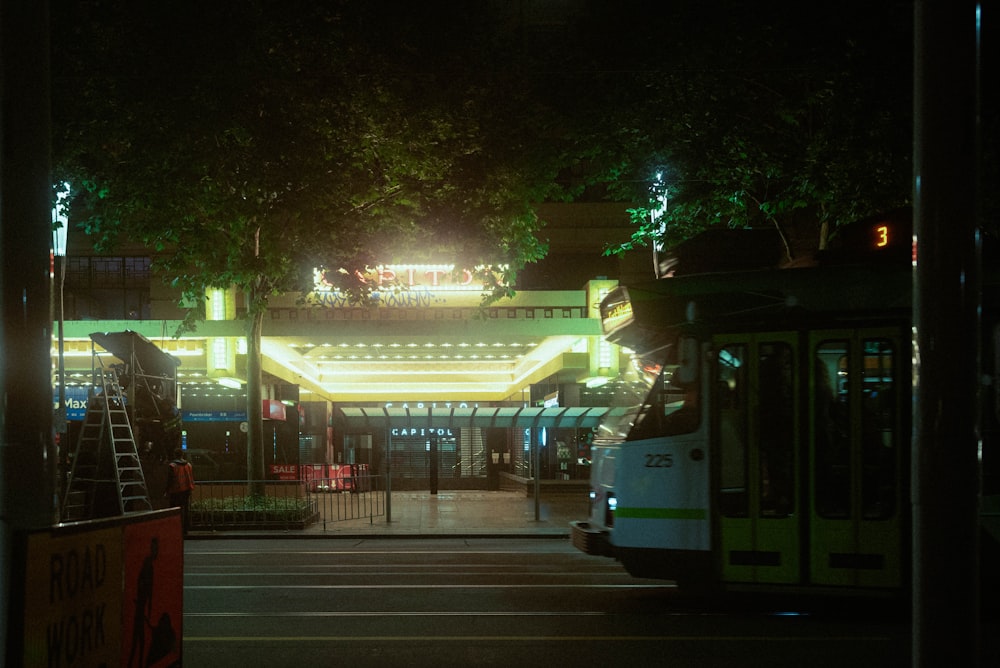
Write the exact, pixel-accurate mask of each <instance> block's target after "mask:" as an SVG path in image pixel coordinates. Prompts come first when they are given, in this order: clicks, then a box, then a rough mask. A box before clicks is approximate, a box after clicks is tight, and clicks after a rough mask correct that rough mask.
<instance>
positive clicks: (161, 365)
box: [90, 329, 181, 379]
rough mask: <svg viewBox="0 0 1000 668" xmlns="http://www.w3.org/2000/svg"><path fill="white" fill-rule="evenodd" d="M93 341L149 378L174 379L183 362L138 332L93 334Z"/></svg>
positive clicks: (91, 336) (127, 330)
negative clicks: (136, 367) (134, 366)
mask: <svg viewBox="0 0 1000 668" xmlns="http://www.w3.org/2000/svg"><path fill="white" fill-rule="evenodd" d="M90 338H91V340H93V341H94V343H96V344H97V345H99V346H101V347H102V348H104V349H105V350H107V351H108V352H109V353H111V354H112V355H114V356H115V357H117V358H118V359H120V360H121V361H123V362H125V363H126V364H128V365H133V364H134V365H136V366H138V367H139V369H141V373H142V374H144V375H147V376H160V377H163V378H170V379H173V378H174V377H176V375H177V367H178V366H180V364H181V361H180V360H179V359H177V358H176V357H174V356H173V355H171V354H169V353H165V352H163V351H162V350H160V349H159V348H158V347H157V346H156V344H155V343H153V342H152V341H150V340H149V339H147V338H146V337H145V336H143V335H142V334H139V333H138V332H133V331H132V330H129V329H126V330H125V331H123V332H93V333H92V334H91V335H90Z"/></svg>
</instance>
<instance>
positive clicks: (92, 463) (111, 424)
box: [61, 368, 153, 522]
mask: <svg viewBox="0 0 1000 668" xmlns="http://www.w3.org/2000/svg"><path fill="white" fill-rule="evenodd" d="M95 373H96V375H97V381H98V382H97V383H95V385H97V386H98V387H99V389H100V392H99V393H96V394H94V395H92V396H91V397H90V398H89V400H88V401H87V414H86V417H85V418H84V421H83V426H82V428H81V429H80V438H79V440H78V441H77V443H76V451H75V452H74V454H73V464H72V468H71V469H70V474H69V480H68V483H67V485H66V494H65V496H64V498H63V504H62V513H61V520H62V521H64V522H66V521H71V520H83V519H94V518H98V517H110V516H113V515H124V514H126V513H131V512H141V511H148V510H152V509H153V504H152V502H151V501H150V500H149V490H148V488H147V487H146V478H145V475H143V472H142V463H141V461H140V460H139V452H138V450H137V449H136V446H135V437H134V435H133V434H132V424H131V423H130V422H129V418H128V412H127V411H126V407H125V398H124V396H123V395H122V388H121V385H120V384H119V383H118V375H117V374H116V373H115V371H114V370H113V369H104V368H100V369H97V370H96V371H95Z"/></svg>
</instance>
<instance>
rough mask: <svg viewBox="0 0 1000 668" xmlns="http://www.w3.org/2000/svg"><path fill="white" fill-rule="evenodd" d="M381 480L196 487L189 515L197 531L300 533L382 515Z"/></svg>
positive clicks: (355, 478) (342, 478)
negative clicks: (335, 523)
mask: <svg viewBox="0 0 1000 668" xmlns="http://www.w3.org/2000/svg"><path fill="white" fill-rule="evenodd" d="M382 483H383V481H382V480H381V477H380V476H371V475H367V474H363V475H351V476H336V477H329V478H326V477H325V478H310V479H309V480H267V481H263V482H259V481H255V482H248V481H246V480H209V481H198V482H197V483H196V486H195V489H194V491H193V492H192V495H191V504H190V508H189V510H188V518H189V523H190V528H191V529H192V530H196V531H199V530H200V531H225V530H241V529H242V530H248V531H252V530H265V529H266V530H275V529H280V530H284V531H292V530H304V529H308V528H310V527H322V528H323V529H326V528H327V525H328V524H330V523H333V522H341V521H346V520H356V519H364V518H367V519H368V520H369V522H374V518H375V517H380V516H384V515H385V514H386V498H385V491H384V486H383V484H382Z"/></svg>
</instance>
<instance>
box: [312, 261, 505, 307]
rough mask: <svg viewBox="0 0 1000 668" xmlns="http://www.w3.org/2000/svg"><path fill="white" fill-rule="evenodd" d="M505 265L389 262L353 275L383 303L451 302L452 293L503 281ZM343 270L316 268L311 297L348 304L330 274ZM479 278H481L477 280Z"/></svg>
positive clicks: (425, 304)
mask: <svg viewBox="0 0 1000 668" xmlns="http://www.w3.org/2000/svg"><path fill="white" fill-rule="evenodd" d="M504 269H505V266H502V265H491V266H480V267H477V268H475V269H461V270H458V271H456V270H455V265H452V264H387V265H380V266H378V267H374V268H371V267H369V268H368V269H366V270H365V271H364V272H361V271H355V272H354V276H355V278H356V279H357V281H358V282H359V283H361V284H362V285H366V286H369V287H370V288H371V299H372V301H373V302H375V303H379V304H381V305H382V306H398V307H428V306H445V305H452V304H451V303H450V302H452V301H454V300H453V299H451V298H450V297H449V295H453V296H455V297H459V296H462V297H463V298H464V297H468V296H470V295H471V296H474V297H476V298H477V299H478V298H479V297H480V296H481V295H482V294H483V293H484V292H486V290H487V288H486V284H487V281H486V280H484V279H486V278H489V279H490V282H495V283H497V284H500V285H503V284H504V283H503V281H502V272H503V270H504ZM338 273H339V274H344V273H346V271H345V270H343V269H339V270H336V271H333V270H329V269H315V270H313V286H314V287H313V292H312V298H313V300H314V301H316V302H318V303H319V304H321V305H323V306H331V307H343V306H349V305H350V304H349V299H348V296H347V295H346V294H345V293H344V292H343V291H341V290H340V289H339V288H338V287H337V280H336V278H335V277H334V276H331V274H338ZM477 279H478V280H477Z"/></svg>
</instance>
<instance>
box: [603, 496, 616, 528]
mask: <svg viewBox="0 0 1000 668" xmlns="http://www.w3.org/2000/svg"><path fill="white" fill-rule="evenodd" d="M617 507H618V497H616V496H615V494H614V492H608V495H607V501H606V503H605V506H604V526H606V527H613V526H614V525H615V508H617Z"/></svg>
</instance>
